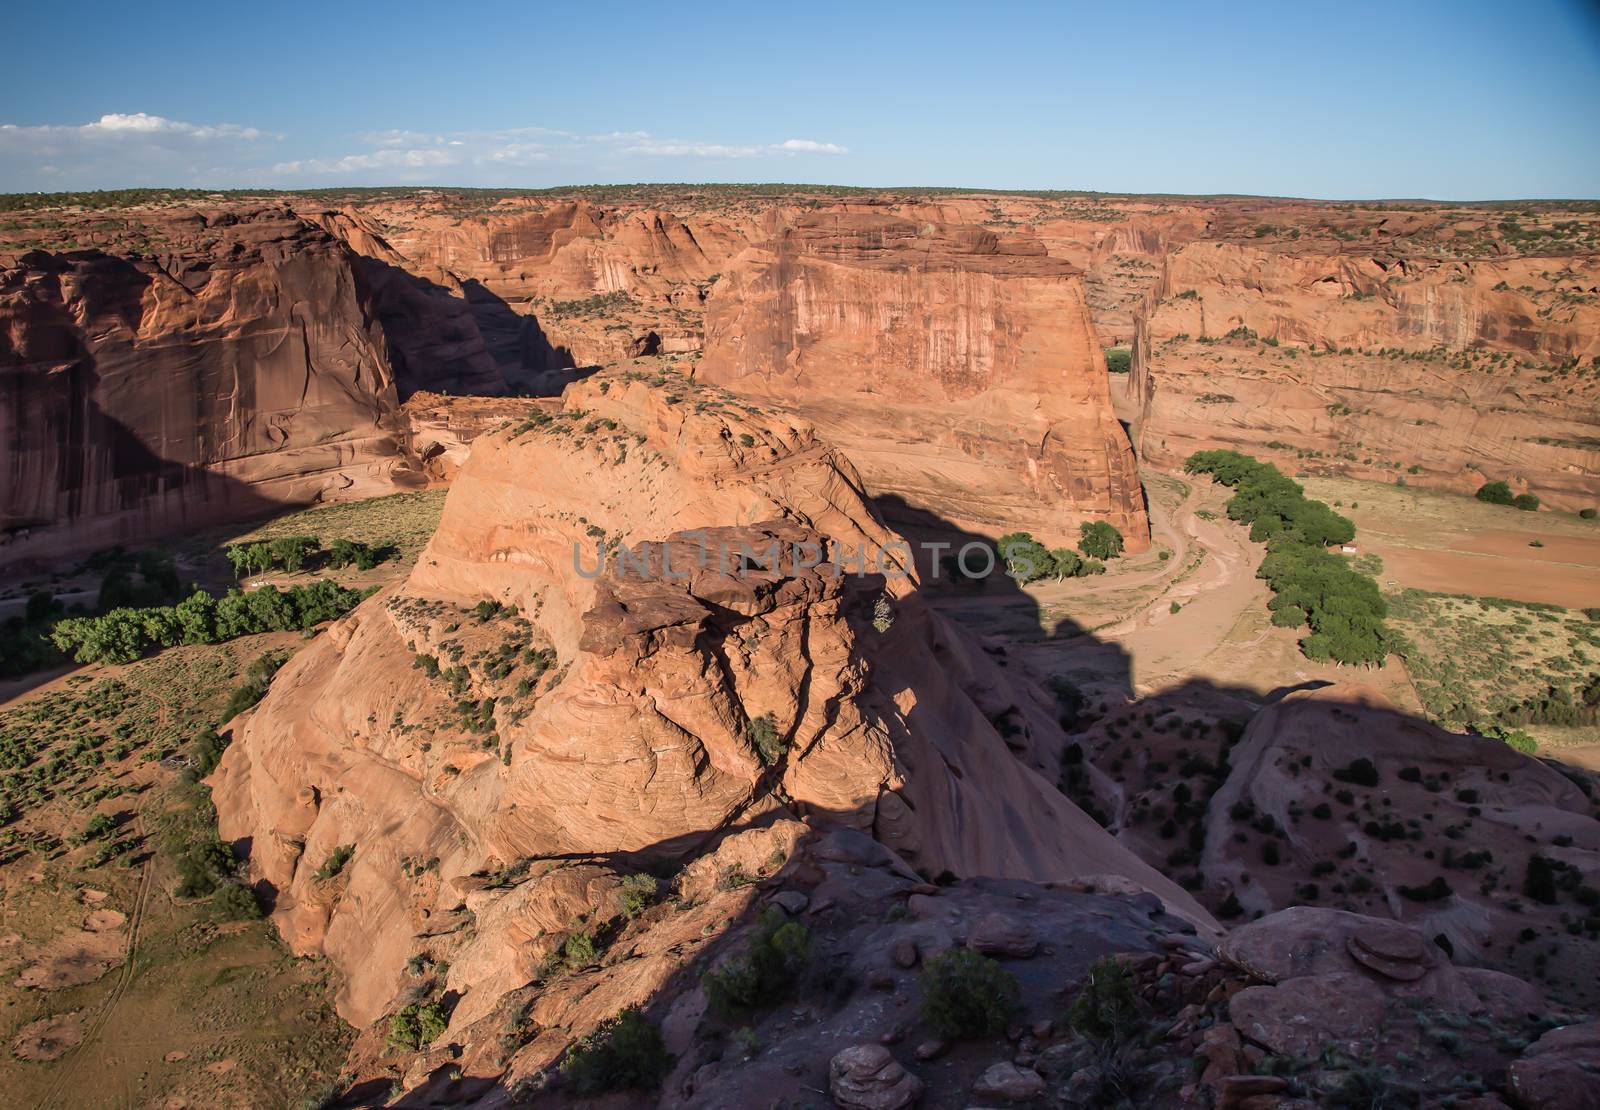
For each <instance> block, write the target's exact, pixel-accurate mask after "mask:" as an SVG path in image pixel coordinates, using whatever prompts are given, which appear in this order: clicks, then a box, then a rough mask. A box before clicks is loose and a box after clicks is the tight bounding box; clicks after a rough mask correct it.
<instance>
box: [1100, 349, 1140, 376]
mask: <svg viewBox="0 0 1600 1110" xmlns="http://www.w3.org/2000/svg"><path fill="white" fill-rule="evenodd" d="M1105 350H1106V370H1107V371H1109V372H1110V373H1113V374H1126V373H1127V372H1128V371H1129V370H1131V369H1133V351H1132V350H1131V349H1130V348H1128V347H1107V348H1106V349H1105Z"/></svg>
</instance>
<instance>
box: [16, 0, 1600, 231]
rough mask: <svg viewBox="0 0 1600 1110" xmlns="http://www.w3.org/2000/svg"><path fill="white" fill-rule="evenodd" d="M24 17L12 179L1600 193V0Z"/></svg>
mask: <svg viewBox="0 0 1600 1110" xmlns="http://www.w3.org/2000/svg"><path fill="white" fill-rule="evenodd" d="M457 13H460V14H457ZM4 25H5V28H6V32H7V38H8V39H9V41H10V46H9V48H8V50H7V51H6V57H7V61H8V66H7V69H8V72H7V74H6V79H5V81H4V83H3V87H0V190H5V191H15V190H35V189H78V188H111V187H119V186H132V185H199V186H211V187H228V186H251V187H253V186H276V187H285V188H291V187H292V188H304V187H315V186H327V185H352V184H357V185H377V184H409V183H419V184H420V183H427V184H444V185H491V186H525V187H541V186H549V185H563V184H587V183H608V182H637V181H789V182H820V183H830V184H841V185H869V186H870V185H884V186H888V185H946V186H974V187H989V188H1013V189H1044V188H1050V189H1095V190H1105V191H1113V192H1115V191H1129V192H1173V193H1215V192H1233V193H1260V194H1273V195H1287V196H1315V197H1338V198H1361V197H1435V198H1447V199H1480V198H1495V197H1540V196H1547V197H1600V10H1597V5H1596V4H1595V3H1593V2H1592V0H1591V2H1589V3H1584V2H1582V0H1570V2H1566V3H1554V2H1552V3H1539V2H1523V3H1510V2H1506V3H1479V2H1476V0H1455V2H1452V3H1434V2H1411V3H1408V2H1405V0H1391V2H1390V3H1387V4H1367V3H1360V2H1342V3H1340V2H1334V3H1328V2H1321V3H1311V2H1302V3H1283V4H1258V3H1225V2H1222V0H1214V2H1213V3H1209V4H1208V3H1195V2H1192V0H1191V2H1187V3H1141V2H1107V0H1099V2H1096V3H1094V4H1085V5H1078V4H1024V3H1010V4H1008V3H994V4H989V5H979V4H974V3H963V4H940V3H934V2H922V3H916V4H895V3H882V4H873V3H870V2H862V3H855V4H837V5H836V4H831V3H814V2H813V3H805V4H793V3H766V4H764V3H760V2H759V0H750V2H746V3H740V4H718V3H690V4H685V3H673V4H630V3H623V2H619V0H613V2H611V3H607V4H604V5H594V6H588V7H585V6H580V5H575V4H567V5H560V6H556V5H549V6H545V5H540V4H536V3H529V2H526V0H525V2H522V3H506V4H500V3H495V2H490V0H475V2H473V3H469V4H459V5H449V4H440V3H437V2H435V3H429V4H408V3H403V2H389V3H370V4H355V3H340V2H338V0H324V2H322V3H317V4H300V3H292V2H284V3H253V4H248V5H245V4H229V3H225V2H216V0H213V2H212V3H207V4H188V3H181V2H170V3H128V2H126V0H122V2H119V3H93V4H91V3H75V2H71V0H57V2H56V3H52V4H26V5H21V4H16V5H11V6H8V9H7V12H6V15H5V20H4Z"/></svg>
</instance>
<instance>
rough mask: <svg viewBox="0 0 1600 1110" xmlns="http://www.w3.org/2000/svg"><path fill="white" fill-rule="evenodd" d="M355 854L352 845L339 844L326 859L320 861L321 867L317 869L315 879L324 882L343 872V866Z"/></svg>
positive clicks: (354, 847)
mask: <svg viewBox="0 0 1600 1110" xmlns="http://www.w3.org/2000/svg"><path fill="white" fill-rule="evenodd" d="M355 854H356V846H355V845H354V844H341V845H339V846H338V847H337V848H335V849H334V850H333V851H331V852H329V853H328V858H327V859H325V860H323V861H322V866H321V867H319V868H317V878H319V879H321V880H323V881H324V882H326V881H327V880H329V879H331V878H333V877H334V876H335V875H337V874H339V872H341V871H343V870H344V865H345V864H347V863H349V862H350V857H351V856H353V855H355Z"/></svg>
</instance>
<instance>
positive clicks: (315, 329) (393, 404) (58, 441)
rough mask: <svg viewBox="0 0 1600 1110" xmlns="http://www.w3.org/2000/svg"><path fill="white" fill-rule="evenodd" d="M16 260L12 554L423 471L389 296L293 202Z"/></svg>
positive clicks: (3, 366) (7, 524) (7, 407)
mask: <svg viewBox="0 0 1600 1110" xmlns="http://www.w3.org/2000/svg"><path fill="white" fill-rule="evenodd" d="M152 221H153V223H152V224H151V226H150V227H148V228H147V232H148V233H149V235H150V236H152V238H151V239H150V240H148V241H147V245H146V247H145V249H144V251H143V252H141V253H109V252H107V251H103V250H98V249H90V250H67V251H54V252H52V251H42V250H35V251H29V252H26V253H23V254H20V255H15V256H6V257H4V258H3V259H0V383H3V385H0V388H3V394H0V442H3V444H4V447H3V450H4V453H5V457H4V460H3V462H0V474H3V486H0V527H3V528H4V529H5V531H6V533H7V534H8V536H9V537H10V540H11V542H10V543H9V544H8V545H7V546H6V547H4V548H3V549H0V557H3V558H4V559H5V560H6V561H12V560H15V559H17V558H28V557H43V556H46V555H50V554H52V553H54V552H56V551H59V550H61V549H63V548H66V547H83V546H86V545H90V544H94V543H105V542H111V541H117V540H123V539H129V538H134V537H138V536H145V535H150V534H152V533H157V532H161V533H171V532H176V531H182V530H183V529H186V528H192V527H195V526H197V525H202V524H207V523H212V522H216V521H218V520H224V519H237V518H241V517H245V516H249V515H255V514H259V513H261V512H263V511H264V510H266V509H267V508H269V507H271V506H274V505H285V504H305V503H308V502H313V501H316V500H319V499H324V498H330V497H337V496H346V497H349V496H367V495H370V494H373V493H379V492H387V491H389V490H392V489H394V488H395V487H396V486H397V485H399V486H403V485H407V484H414V483H415V482H417V481H418V480H419V476H418V475H417V474H416V473H415V471H414V468H413V466H412V460H411V459H410V457H409V454H408V451H407V448H406V442H405V438H406V433H405V427H404V423H403V421H402V419H401V418H400V415H399V412H398V394H397V390H396V383H395V379H394V375H393V373H392V369H391V366H390V363H389V355H388V348H387V346H386V343H385V339H384V335H383V331H382V329H381V327H380V326H379V324H378V322H377V320H376V319H375V315H374V311H373V304H372V298H371V296H370V295H369V293H368V292H367V291H366V290H365V289H364V288H363V283H362V281H361V280H360V278H359V277H358V275H357V273H356V270H355V268H354V267H353V265H352V256H351V255H350V253H349V252H348V251H347V250H346V249H345V248H344V247H343V245H342V244H341V243H340V242H339V241H338V240H337V239H335V238H334V237H332V236H330V235H328V234H326V233H325V232H323V231H321V230H320V229H318V228H316V227H314V226H311V225H310V224H308V223H306V222H305V221H302V220H300V219H298V218H296V217H294V216H293V215H291V214H289V213H288V212H287V211H283V210H279V209H262V210H254V211H249V212H243V213H236V212H220V213H212V214H209V215H208V214H204V213H201V212H195V211H183V210H178V211H175V212H168V213H165V214H163V215H160V216H159V217H156V216H152Z"/></svg>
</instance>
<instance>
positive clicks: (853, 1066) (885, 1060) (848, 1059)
mask: <svg viewBox="0 0 1600 1110" xmlns="http://www.w3.org/2000/svg"><path fill="white" fill-rule="evenodd" d="M923 1089H924V1086H923V1082H922V1080H920V1079H918V1078H917V1077H916V1076H914V1075H912V1074H911V1073H910V1072H908V1071H907V1070H906V1069H905V1068H904V1067H902V1066H901V1065H900V1062H899V1061H897V1060H896V1059H895V1058H894V1055H893V1054H892V1053H891V1052H890V1051H889V1050H888V1049H887V1048H884V1047H883V1046H882V1045H878V1044H858V1045H852V1046H851V1047H850V1048H846V1049H843V1050H842V1051H840V1052H838V1053H835V1054H834V1057H833V1059H832V1060H830V1061H829V1062H828V1093H829V1094H831V1095H832V1096H833V1102H834V1105H835V1106H839V1107H843V1108H844V1110H899V1108H900V1107H902V1106H911V1105H913V1104H914V1103H915V1102H916V1101H917V1100H918V1099H919V1098H921V1097H922V1092H923Z"/></svg>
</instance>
